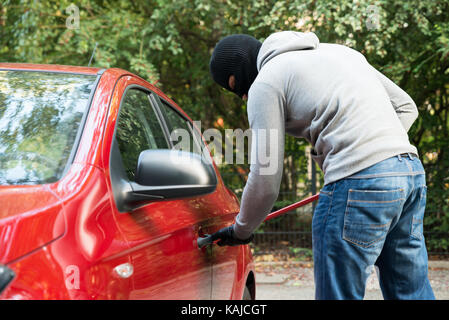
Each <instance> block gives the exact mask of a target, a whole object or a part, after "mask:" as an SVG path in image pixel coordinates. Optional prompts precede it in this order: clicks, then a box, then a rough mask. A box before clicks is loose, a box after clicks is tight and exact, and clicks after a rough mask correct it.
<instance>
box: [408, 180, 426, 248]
mask: <svg viewBox="0 0 449 320" xmlns="http://www.w3.org/2000/svg"><path fill="white" fill-rule="evenodd" d="M424 189H427V186H424V187H423V189H422V190H421V192H420V193H419V205H421V201H422V198H423V193H424ZM415 223H417V224H421V223H424V218H423V219H416V218H415V217H413V216H412V225H411V228H410V236H411V237H414V238H416V239H417V240H422V238H423V234H420V233H417V232H414V229H415V228H414V224H415ZM423 227H424V226H423Z"/></svg>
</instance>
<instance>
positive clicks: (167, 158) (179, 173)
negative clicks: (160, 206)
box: [124, 149, 217, 209]
mask: <svg viewBox="0 0 449 320" xmlns="http://www.w3.org/2000/svg"><path fill="white" fill-rule="evenodd" d="M130 186H131V189H128V191H127V193H126V196H125V199H124V200H125V203H126V206H127V207H128V208H131V209H133V208H137V207H139V206H142V205H143V204H146V203H148V202H151V201H155V200H164V199H179V198H187V197H193V196H199V195H203V194H208V193H211V192H213V191H214V190H215V189H216V186H217V176H216V174H215V170H214V167H213V165H212V163H208V161H206V160H205V159H204V158H202V157H201V155H198V154H194V153H190V152H184V151H179V150H169V149H159V150H145V151H142V152H141V153H140V155H139V160H138V162H137V170H136V175H135V182H130Z"/></svg>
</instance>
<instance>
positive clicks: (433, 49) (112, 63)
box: [0, 0, 449, 246]
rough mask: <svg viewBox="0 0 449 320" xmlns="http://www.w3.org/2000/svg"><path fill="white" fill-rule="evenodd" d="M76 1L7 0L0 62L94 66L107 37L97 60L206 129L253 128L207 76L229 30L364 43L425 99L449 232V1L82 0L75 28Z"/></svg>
mask: <svg viewBox="0 0 449 320" xmlns="http://www.w3.org/2000/svg"><path fill="white" fill-rule="evenodd" d="M70 4H71V2H70V1H33V0H23V1H17V0H16V1H12V0H6V1H3V2H2V4H0V15H1V17H0V61H10V62H35V63H59V64H74V65H87V63H88V61H89V58H90V55H91V53H92V50H93V48H94V45H95V43H98V47H97V50H96V55H95V58H94V60H93V66H97V67H120V68H124V69H127V70H130V71H132V72H135V73H137V74H139V75H141V76H142V77H143V78H145V79H147V80H149V81H150V82H153V83H156V82H157V85H158V86H160V87H162V89H163V90H164V91H165V92H166V93H167V94H169V95H170V96H171V97H173V99H174V100H175V101H176V102H178V103H179V104H180V105H181V106H182V107H183V108H184V109H185V110H186V111H187V112H188V113H189V114H190V115H191V116H192V118H194V119H198V120H199V119H201V120H202V125H203V128H210V127H213V126H215V127H217V128H219V129H224V128H242V129H246V128H247V127H248V123H247V118H246V109H245V105H244V104H242V102H241V101H239V100H238V99H237V98H235V97H234V96H233V95H232V94H229V93H227V92H225V91H224V90H223V89H220V88H219V87H218V86H217V85H215V84H214V83H213V82H212V80H211V78H210V76H209V71H208V61H209V57H210V54H211V52H212V50H213V48H214V46H215V43H216V42H217V41H218V40H219V39H220V38H222V37H223V36H226V35H228V34H231V33H249V34H252V35H254V36H255V37H256V38H259V39H260V40H263V39H265V38H266V37H267V36H268V35H269V34H271V33H272V32H275V31H281V30H297V31H314V32H315V33H316V34H317V35H318V37H319V38H320V41H321V42H336V43H341V44H345V45H348V46H350V47H353V48H354V49H356V50H358V51H360V52H362V53H363V54H364V55H365V56H366V58H367V59H368V61H369V62H370V63H371V64H373V65H374V66H375V67H376V68H378V69H379V70H380V71H382V72H383V73H385V74H386V75H387V76H388V77H390V78H391V79H393V80H394V81H395V82H396V83H398V84H399V85H400V86H401V87H402V88H404V89H405V90H406V91H407V92H408V93H409V94H410V96H411V97H412V98H413V99H414V100H415V102H416V104H417V105H418V108H419V111H420V118H419V119H418V120H417V122H416V123H415V124H414V126H413V127H412V129H411V131H410V138H411V140H412V142H413V143H414V144H415V145H416V146H418V148H419V151H420V156H421V158H422V160H423V162H424V164H425V167H426V172H427V181H428V185H429V192H428V212H429V213H428V215H427V218H426V219H427V220H426V223H427V224H428V225H430V226H431V227H432V228H433V230H435V231H442V232H448V231H449V206H448V201H449V200H448V199H449V178H448V173H447V172H448V169H449V150H448V146H449V134H448V130H449V128H448V109H449V100H448V97H449V95H448V93H449V81H448V80H449V0H426V1H417V0H397V1H392V0H341V1H328V0H277V1H274V0H239V1H237V0H150V1H125V0H119V1H113V2H110V1H100V0H97V1H93V0H83V1H78V2H77V3H75V4H76V5H77V6H78V8H79V14H80V20H79V28H77V29H69V28H67V27H66V21H67V19H70V14H71V13H70V12H68V11H67V8H68V7H69V5H70ZM218 119H222V120H220V121H222V122H223V123H222V124H221V122H217V120H218ZM286 145H287V150H286V167H285V169H284V181H283V188H284V189H289V190H292V188H293V190H294V192H299V190H296V189H294V188H296V184H295V182H294V181H298V180H300V181H303V182H304V183H305V182H306V174H305V173H304V171H306V164H305V163H306V161H305V156H304V151H305V143H304V142H301V141H300V142H298V141H297V140H292V139H290V138H289V139H288V140H287V144H286ZM226 170H230V171H235V173H238V174H241V177H242V178H241V179H239V180H238V181H237V182H236V185H234V187H235V188H238V186H237V185H240V188H241V187H242V184H243V182H244V176H245V172H247V170H246V168H245V167H244V166H241V167H238V166H228V168H226V169H225V171H226ZM245 170H246V171H245ZM440 245H441V246H447V245H449V243H446V244H444V243H443V242H440Z"/></svg>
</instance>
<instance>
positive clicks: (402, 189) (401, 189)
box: [349, 188, 404, 193]
mask: <svg viewBox="0 0 449 320" xmlns="http://www.w3.org/2000/svg"><path fill="white" fill-rule="evenodd" d="M393 191H395V192H398V191H404V188H398V189H391V190H359V189H349V192H365V193H373V192H393Z"/></svg>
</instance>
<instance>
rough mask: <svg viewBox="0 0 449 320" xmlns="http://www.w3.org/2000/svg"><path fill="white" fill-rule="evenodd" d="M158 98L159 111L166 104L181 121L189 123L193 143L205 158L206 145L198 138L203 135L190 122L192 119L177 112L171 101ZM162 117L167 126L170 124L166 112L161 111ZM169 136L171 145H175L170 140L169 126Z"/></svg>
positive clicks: (168, 131)
mask: <svg viewBox="0 0 449 320" xmlns="http://www.w3.org/2000/svg"><path fill="white" fill-rule="evenodd" d="M158 98H159V100H158V103H159V109H161V110H162V109H163V108H164V107H165V106H164V103H165V104H166V106H167V107H168V108H170V109H171V110H173V111H174V112H175V113H176V114H177V115H178V116H179V117H180V118H181V119H183V120H184V121H185V122H186V123H187V127H188V128H189V130H190V134H191V135H192V137H193V141H194V143H195V144H196V147H197V148H198V150H199V151H200V153H199V154H200V155H201V156H203V152H204V148H205V147H206V146H205V144H204V142H203V141H198V136H199V137H202V135H201V132H199V131H198V130H197V129H196V128H195V127H194V126H193V123H192V121H191V120H190V119H188V118H187V117H186V116H185V115H183V114H182V113H181V112H179V110H177V108H175V107H174V106H173V104H172V103H170V102H169V101H167V100H166V99H164V98H162V97H159V96H158ZM161 115H162V117H163V118H164V121H165V123H166V124H167V123H168V119H167V115H166V114H165V112H162V111H161ZM194 131H196V133H195V132H194ZM167 135H168V139H169V140H170V143H171V144H172V145H173V141H171V139H170V130H169V128H168V125H167ZM172 148H173V146H172Z"/></svg>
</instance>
